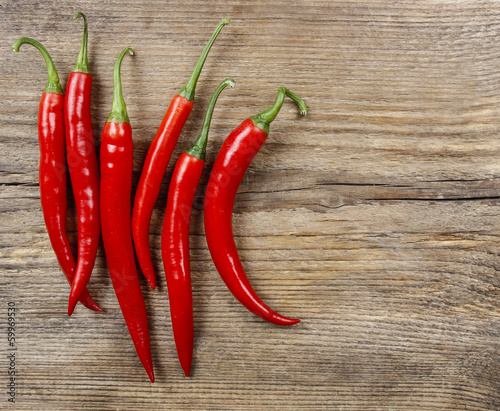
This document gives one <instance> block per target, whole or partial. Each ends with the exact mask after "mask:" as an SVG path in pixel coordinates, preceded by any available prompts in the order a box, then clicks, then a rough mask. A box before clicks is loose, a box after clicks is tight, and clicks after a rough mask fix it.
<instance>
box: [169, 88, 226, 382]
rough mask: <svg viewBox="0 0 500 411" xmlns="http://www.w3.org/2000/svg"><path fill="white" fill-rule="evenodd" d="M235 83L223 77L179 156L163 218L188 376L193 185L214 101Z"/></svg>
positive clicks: (175, 325)
mask: <svg viewBox="0 0 500 411" xmlns="http://www.w3.org/2000/svg"><path fill="white" fill-rule="evenodd" d="M227 86H231V87H234V80H233V79H225V80H224V81H223V82H222V83H220V85H219V87H217V89H216V90H215V92H214V94H213V96H212V98H211V100H210V103H209V105H208V108H207V113H206V114H205V120H204V122H203V126H202V129H201V132H200V134H199V135H198V138H197V139H196V141H195V143H194V144H193V145H192V146H191V147H189V148H188V149H187V150H186V151H184V153H182V155H181V156H180V158H179V160H178V161H177V164H176V165H175V169H174V172H173V174H172V179H171V180H170V187H169V189H168V200H167V210H166V213H165V219H164V220H163V229H162V234H161V251H162V257H163V265H164V267H165V275H166V277H167V288H168V297H169V301H170V315H171V317H172V330H173V333H174V339H175V345H176V347H177V355H178V357H179V361H180V364H181V367H182V369H183V370H184V373H185V374H186V376H187V377H189V373H190V370H191V361H192V358H193V334H194V332H193V295H192V292H191V273H190V267H189V224H190V221H191V209H192V207H193V200H194V195H195V193H196V187H197V186H198V182H199V181H200V177H201V173H202V172H203V167H204V165H205V153H206V150H207V141H208V131H209V129H210V122H211V120H212V114H213V111H214V107H215V103H216V102H217V98H218V97H219V95H220V93H221V92H222V90H224V89H225V88H226V87H227Z"/></svg>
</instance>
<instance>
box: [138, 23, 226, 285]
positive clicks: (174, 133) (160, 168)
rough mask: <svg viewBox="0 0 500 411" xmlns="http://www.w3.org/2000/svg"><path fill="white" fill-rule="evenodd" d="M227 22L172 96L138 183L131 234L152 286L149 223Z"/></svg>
mask: <svg viewBox="0 0 500 411" xmlns="http://www.w3.org/2000/svg"><path fill="white" fill-rule="evenodd" d="M228 23H229V20H228V19H223V20H221V21H220V22H219V24H218V25H217V27H216V29H215V31H214V32H213V34H212V37H211V38H210V40H209V42H208V43H207V45H206V46H205V49H204V50H203V53H202V54H201V56H200V58H199V60H198V63H197V64H196V67H195V69H194V71H193V73H192V75H191V77H190V79H189V81H188V83H187V84H186V86H185V87H184V88H183V89H182V90H181V91H180V92H179V94H176V95H175V96H174V98H173V99H172V101H171V103H170V105H169V107H168V109H167V112H166V113H165V116H164V117H163V121H162V122H161V124H160V127H159V128H158V131H157V132H156V135H155V137H154V139H153V141H152V143H151V146H150V147H149V150H148V153H147V155H146V159H145V161H144V165H143V168H142V173H141V177H140V179H139V183H138V184H137V190H136V194H135V199H134V208H133V211H132V235H133V238H134V245H135V251H136V253H137V259H138V260H139V264H140V266H141V270H142V272H143V274H144V276H145V277H146V279H147V280H148V282H149V284H150V286H151V288H152V289H154V288H155V287H156V276H155V271H154V267H153V261H152V259H151V249H150V246H149V226H150V224H151V216H152V214H153V208H154V205H155V203H156V200H157V198H158V194H159V193H160V188H161V183H162V180H163V176H164V175H165V171H166V170H167V166H168V163H169V161H170V157H171V155H172V151H173V150H174V147H175V145H176V144H177V140H178V139H179V135H180V133H181V131H182V128H183V127H184V124H185V123H186V120H187V118H188V116H189V114H190V113H191V110H192V108H193V101H194V94H195V89H196V84H197V82H198V78H199V76H200V73H201V70H202V68H203V65H204V64H205V60H206V59H207V56H208V53H209V51H210V49H211V48H212V45H213V44H214V42H215V40H216V38H217V36H218V35H219V33H220V31H221V30H222V28H223V27H224V26H225V25H226V24H228Z"/></svg>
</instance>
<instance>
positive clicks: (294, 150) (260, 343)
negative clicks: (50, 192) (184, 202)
mask: <svg viewBox="0 0 500 411" xmlns="http://www.w3.org/2000/svg"><path fill="white" fill-rule="evenodd" d="M74 7H75V5H74V4H73V3H72V2H64V1H63V2H31V1H26V0H20V1H16V2H7V3H4V4H2V5H1V6H0V11H1V12H0V32H1V37H2V38H3V39H5V44H7V45H8V44H10V43H12V42H13V41H14V40H15V39H16V38H18V37H20V36H30V37H34V38H36V39H38V40H40V41H41V42H43V44H44V45H45V46H46V47H47V49H48V50H49V52H50V53H51V55H52V57H53V59H54V61H55V63H56V66H57V68H58V70H59V74H60V77H61V79H62V83H63V85H64V83H65V81H66V79H67V76H68V74H69V71H70V70H71V68H72V67H73V65H74V61H75V58H76V54H77V52H78V49H79V42H80V36H81V28H82V24H81V21H73V20H72V16H73V14H74V13H75V12H76V11H77V10H75V8H74ZM79 7H80V9H81V10H82V11H84V12H85V13H86V14H87V16H88V20H89V35H90V37H89V60H90V65H91V69H92V72H93V74H94V88H93V95H92V98H93V101H92V116H93V126H94V134H95V136H96V138H97V144H99V139H100V137H99V136H100V132H101V128H102V126H103V124H104V122H105V120H106V117H107V115H108V112H109V109H110V103H111V96H112V94H111V92H112V82H111V80H112V79H111V73H112V66H113V63H114V60H115V58H116V56H117V55H118V53H119V51H120V50H121V49H122V48H123V47H125V46H129V45H130V46H132V47H133V48H134V50H135V51H136V55H135V56H134V57H133V58H128V59H125V61H124V62H123V69H122V79H123V89H124V95H125V99H126V102H127V106H128V109H129V115H130V118H131V123H132V126H133V130H134V144H135V152H134V160H135V164H134V190H135V184H136V183H137V180H138V178H139V175H140V171H141V167H142V163H143V161H144V157H145V155H146V152H147V149H148V147H149V143H150V141H151V138H152V136H153V135H154V133H155V131H156V129H157V127H158V125H159V122H160V121H161V118H162V116H163V114H164V111H165V109H166V107H167V105H168V102H169V100H170V98H171V97H172V96H173V95H174V93H176V92H177V91H178V90H179V89H180V88H181V87H182V86H183V85H184V83H185V81H186V80H187V78H188V77H189V73H190V72H191V70H192V68H193V66H194V63H195V61H196V60H197V58H198V56H199V53H200V52H201V50H202V48H203V46H204V44H205V42H206V41H207V39H208V37H209V35H210V33H211V32H212V30H213V28H214V27H215V25H216V23H217V22H218V20H219V19H221V18H223V17H229V18H231V24H230V25H229V26H227V27H226V28H224V30H223V32H222V33H221V35H220V37H219V39H218V40H217V42H216V45H215V46H214V48H213V50H212V51H211V53H210V56H209V58H208V60H207V63H206V66H205V69H204V71H203V73H202V76H201V78H200V84H199V86H198V88H197V95H196V103H195V108H194V110H193V113H192V116H191V117H190V119H189V120H188V122H187V125H186V128H185V130H184V132H183V134H182V135H181V137H180V139H179V144H178V147H177V148H176V150H175V152H174V155H173V158H176V157H177V156H178V155H179V154H180V153H181V152H182V150H184V149H185V148H186V147H187V146H189V145H190V144H191V142H192V141H193V139H194V138H195V136H196V134H197V132H198V130H199V127H200V126H201V122H202V117H203V114H204V110H205V107H206V105H207V103H208V100H209V98H210V95H211V93H212V91H213V89H214V88H215V87H216V85H217V84H218V83H219V82H220V80H221V79H223V78H224V77H228V76H232V77H234V78H235V80H236V83H237V85H236V88H235V89H234V90H230V91H225V92H224V93H223V94H222V95H221V97H220V101H219V103H218V105H217V108H216V110H215V114H214V120H213V123H212V128H211V132H210V142H209V152H208V158H207V168H206V170H205V172H204V174H203V176H202V181H201V184H200V187H199V189H198V192H197V196H196V199H195V207H194V208H195V209H194V213H193V220H192V225H191V234H192V237H191V256H192V279H193V295H194V310H195V313H194V314H195V352H194V361H193V370H192V376H191V377H190V378H185V377H184V376H183V373H182V370H181V368H180V366H179V364H178V360H177V356H176V352H175V346H174V343H173V339H172V329H171V324H170V317H169V315H170V314H169V303H168V298H167V295H166V284H165V279H164V271H163V266H162V263H161V253H160V248H159V247H160V231H161V228H160V227H161V223H162V219H163V213H164V208H165V202H166V195H167V190H168V181H169V177H170V175H171V171H172V167H173V161H172V163H171V164H170V166H169V169H168V171H167V174H166V176H165V179H164V184H163V186H162V190H161V193H160V198H159V200H158V203H157V205H156V208H155V210H154V213H153V222H152V226H151V245H152V253H153V260H154V264H155V267H156V268H157V274H158V280H159V286H158V289H157V290H155V291H151V290H149V289H148V286H147V284H146V281H145V280H144V278H142V277H141V282H142V286H143V292H144V296H145V300H146V304H147V309H148V313H149V318H150V329H151V343H152V350H153V360H154V366H155V373H156V377H157V382H156V383H155V384H153V385H151V384H150V383H149V382H148V381H147V377H146V374H145V372H144V371H143V369H142V367H141V364H140V362H139V360H138V358H137V356H136V354H135V351H134V348H133V345H132V343H131V340H130V337H129V335H128V332H127V329H126V326H125V324H124V322H123V319H122V316H121V313H120V311H119V307H118V304H117V301H116V298H115V296H114V292H113V290H112V286H111V282H110V279H109V275H108V272H107V267H106V262H105V255H104V249H103V248H102V246H101V247H100V248H99V253H98V258H97V262H96V267H95V269H94V273H93V276H92V278H91V282H90V285H89V290H90V291H91V294H92V295H93V296H94V297H95V299H96V301H98V302H99V303H100V304H101V305H102V306H103V308H104V312H103V313H101V314H96V313H93V312H90V311H88V310H85V309H84V308H83V307H81V306H79V307H77V309H76V311H75V314H74V316H72V317H71V318H69V317H68V316H67V315H66V309H67V298H68V294H69V287H68V285H67V284H66V282H65V280H64V278H63V276H62V274H61V272H60V269H59V268H58V266H57V262H56V259H55V257H54V254H53V251H52V250H51V248H50V243H49V240H48V237H47V234H46V230H45V227H44V224H43V218H42V213H41V208H40V198H39V188H38V155H39V152H38V145H37V144H38V143H37V136H36V113H37V109H38V99H39V96H40V93H41V89H42V88H43V85H44V83H45V78H46V74H45V68H44V66H43V61H42V59H41V58H40V56H39V55H38V54H37V52H36V51H35V50H34V49H31V48H29V47H23V48H22V50H21V52H20V53H18V54H14V53H6V52H4V53H1V54H0V62H1V67H2V76H0V104H1V110H0V126H1V127H0V145H1V152H2V157H1V159H0V198H1V199H2V201H1V202H0V219H1V220H0V221H1V224H0V266H1V267H2V270H3V274H4V275H2V276H1V277H0V306H1V307H2V308H1V309H2V312H3V313H4V317H5V318H6V316H7V304H8V302H14V303H15V304H16V308H17V311H16V312H17V317H16V318H17V324H16V338H17V351H16V371H17V375H16V378H17V380H16V382H17V384H16V404H15V405H13V404H8V403H7V398H8V397H7V391H6V389H5V387H6V385H7V384H8V382H9V381H8V376H7V370H8V367H9V363H8V359H7V355H8V353H9V351H8V348H9V347H8V342H7V326H6V325H5V321H4V326H3V331H2V334H3V337H2V338H1V339H0V340H1V341H3V343H0V351H1V352H2V353H3V354H5V355H4V362H3V364H4V365H3V366H2V367H3V368H2V369H3V370H4V371H3V372H2V374H3V377H2V378H0V380H1V383H2V384H3V386H4V390H3V391H4V394H2V395H3V396H0V402H1V403H2V404H3V406H2V408H4V407H5V408H7V406H10V407H11V408H12V409H14V408H15V409H49V408H50V409H52V410H67V409H76V408H81V409H134V410H139V409H148V410H149V409H171V410H179V409H192V410H200V409H203V410H222V409H228V410H229V409H230V410H266V409H280V410H297V409H303V410H320V409H339V410H348V409H353V410H354V409H370V410H372V409H397V410H420V409H422V410H428V409H436V410H437V409H439V410H441V409H452V410H463V409H470V410H492V409H499V408H500V394H499V393H500V355H499V354H500V343H499V341H500V340H499V337H500V308H499V307H500V277H499V275H498V274H499V271H500V256H499V251H498V250H499V244H500V238H499V234H498V227H500V202H499V199H500V195H499V193H500V165H499V164H500V163H499V161H498V153H499V151H498V146H499V145H498V136H499V132H500V121H499V107H500V93H499V91H498V90H500V75H499V70H498V67H499V66H500V41H499V40H500V35H499V29H500V23H499V21H500V19H499V17H500V7H499V4H498V3H497V2H492V1H485V0H480V1H476V2H452V1H445V0H440V1H422V2H412V1H409V0H404V1H400V2H385V1H377V0H373V1H370V2H360V1H358V0H350V1H341V2H328V1H323V0H303V1H291V2H287V1H283V0H277V1H274V2H272V3H268V2H243V1H232V2H215V3H212V2H203V1H184V2H168V3H165V2H163V1H159V0H154V1H149V2H139V3H137V2H133V1H128V0H125V1H108V2H97V1H94V0H85V1H81V2H79ZM6 47H7V46H6ZM5 50H6V49H5ZM5 50H4V51H5ZM281 85H285V86H287V87H289V88H290V89H291V90H293V91H295V92H296V93H297V94H299V95H301V96H303V97H304V98H305V99H306V101H307V103H308V105H309V107H310V113H309V115H308V116H307V117H306V118H300V116H299V115H298V114H297V110H296V108H295V107H294V105H293V104H292V103H290V102H286V103H285V105H284V107H283V109H282V111H281V113H280V115H279V116H278V118H277V119H276V121H275V122H274V123H273V125H272V126H271V132H270V135H269V139H268V141H267V142H266V144H265V145H264V147H263V149H262V150H261V152H260V153H259V155H258V156H257V157H256V158H255V160H254V162H253V163H252V165H251V166H250V169H249V171H248V173H247V175H246V177H245V179H244V180H243V183H242V186H241V189H240V191H239V194H238V196H237V201H236V204H235V215H234V220H233V224H234V231H235V236H236V243H237V246H238V248H239V250H240V255H241V258H242V261H243V264H244V266H245V268H246V269H247V272H248V276H249V278H250V281H251V282H252V284H253V285H254V287H255V289H256V291H257V292H258V293H259V294H260V295H261V297H262V298H263V300H264V301H266V302H267V303H268V304H269V305H270V306H271V307H273V308H275V309H276V310H278V311H279V312H281V313H283V314H285V315H290V316H298V317H300V318H301V319H302V322H301V323H300V324H298V325H296V326H293V327H290V328H280V327H276V326H273V325H271V324H267V323H264V322H263V321H261V320H260V319H258V318H256V317H254V316H253V315H251V314H250V313H248V312H247V311H246V310H245V309H244V308H243V307H241V306H240V305H239V304H238V303H237V302H236V301H235V299H234V298H233V297H232V296H231V294H230V293H229V291H228V290H227V289H226V288H225V286H224V284H223V282H222V281H221V280H220V278H219V276H218V274H217V272H216V270H215V268H214V266H213V263H212V262H211V259H210V255H209V252H208V250H207V247H206V242H205V237H204V230H203V214H202V210H203V193H204V190H205V188H206V183H207V181H208V176H209V173H210V169H211V167H212V164H213V162H214V160H215V156H216V153H217V152H218V150H219V148H220V146H221V144H222V141H223V139H224V137H225V136H226V135H227V134H228V133H229V132H230V131H231V130H232V129H233V128H234V127H236V126H237V125H238V124H239V123H240V122H241V121H242V120H243V119H244V118H246V117H248V116H250V115H253V114H256V113H257V112H259V111H261V110H263V109H264V108H266V107H268V106H269V105H270V104H271V103H272V102H273V100H274V96H275V93H276V90H277V88H278V87H279V86H281ZM69 204H70V207H69V218H68V222H69V226H68V229H69V235H70V239H71V241H72V242H73V244H75V242H76V228H77V227H76V223H75V210H74V202H73V200H72V198H71V197H70V199H69Z"/></svg>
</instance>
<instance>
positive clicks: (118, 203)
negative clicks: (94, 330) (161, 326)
mask: <svg viewBox="0 0 500 411" xmlns="http://www.w3.org/2000/svg"><path fill="white" fill-rule="evenodd" d="M127 53H130V54H134V53H133V51H132V49H131V48H130V47H127V48H126V49H124V50H123V51H122V52H121V53H120V55H119V57H118V59H117V60H116V63H115V69H114V72H113V83H114V91H113V103H112V107H111V113H110V115H109V117H108V120H107V121H106V124H104V129H103V131H102V136H101V221H102V239H103V242H104V250H105V252H106V259H107V261H108V268H109V274H110V276H111V281H112V282H113V287H114V289H115V293H116V297H117V298H118V302H119V303H120V308H121V310H122V313H123V317H124V318H125V322H126V324H127V327H128V330H129V332H130V336H131V337H132V341H133V342H134V345H135V349H136V351H137V354H138V356H139V358H140V360H141V362H142V365H143V366H144V368H145V370H146V372H147V373H148V375H149V379H150V380H151V382H154V374H153V362H152V360H151V348H150V342H149V330H148V317H147V314H146V305H145V303H144V298H143V296H142V291H141V285H140V283H139V276H138V274H137V268H136V266H135V257H134V245H133V243H132V231H131V225H130V195H131V191H132V168H133V162H134V161H133V152H134V143H133V142H132V128H131V127H130V121H129V118H128V114H127V107H126V105H125V100H124V99H123V94H122V87H121V81H120V65H121V62H122V60H123V57H124V56H125V55H126V54H127Z"/></svg>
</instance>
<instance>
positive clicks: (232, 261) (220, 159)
mask: <svg viewBox="0 0 500 411" xmlns="http://www.w3.org/2000/svg"><path fill="white" fill-rule="evenodd" d="M285 95H286V96H288V97H290V98H291V99H293V100H294V101H295V102H296V103H297V104H298V106H299V108H300V110H301V111H300V114H302V115H306V114H307V106H306V105H305V103H304V101H303V100H302V99H301V98H300V97H298V96H296V95H295V94H293V93H292V92H291V91H289V90H287V89H286V88H284V87H280V88H279V90H278V96H277V98H276V101H275V103H274V105H273V106H272V107H271V108H269V109H268V110H265V111H263V112H262V113H260V114H258V115H256V116H253V117H250V118H249V119H246V120H245V121H243V123H241V125H240V126H239V127H237V128H236V129H235V130H233V131H232V132H231V133H230V134H229V136H228V137H227V138H226V140H225V141H224V143H223V145H222V147H221V149H220V152H219V154H218V155H217V158H216V160H215V163H214V166H213V169H212V173H211V174H210V179H209V181H208V186H207V190H206V193H205V211H204V213H205V235H206V238H207V243H208V248H209V249H210V254H211V255H212V259H213V261H214V264H215V267H216V268H217V270H218V271H219V274H220V275H221V277H222V279H223V280H224V282H225V283H226V285H227V287H228V288H229V290H230V291H231V292H232V293H233V295H234V296H235V297H236V298H237V299H238V301H239V302H240V303H241V304H243V305H244V306H245V307H246V308H248V310H250V311H251V312H252V313H254V314H255V315H257V316H259V317H261V318H263V319H264V320H266V321H269V322H271V323H273V324H277V325H292V324H296V323H298V322H299V321H300V320H298V319H290V318H287V317H283V316H282V315H280V314H278V313H276V312H274V311H273V310H271V309H270V308H269V307H268V306H267V305H265V304H264V303H263V302H262V300H261V299H260V298H259V297H258V296H257V294H256V293H255V291H254V290H253V288H252V286H251V285H250V282H249V281H248V278H247V276H246V274H245V271H244V270H243V266H242V264H241V261H240V258H239V256H238V251H237V249H236V245H235V243H234V237H233V231H232V223H231V216H232V212H233V205H234V200H235V197H236V192H237V191H238V187H239V185H240V183H241V181H242V179H243V176H244V175H245V172H246V170H247V168H248V166H249V165H250V162H251V161H252V159H253V157H254V156H255V155H256V154H257V152H258V151H259V150H260V148H261V147H262V145H263V144H264V142H265V141H266V138H267V135H268V134H269V124H270V123H271V122H272V121H273V120H274V118H275V117H276V115H277V114H278V112H279V110H280V109H281V106H282V105H283V100H284V98H285Z"/></svg>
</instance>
